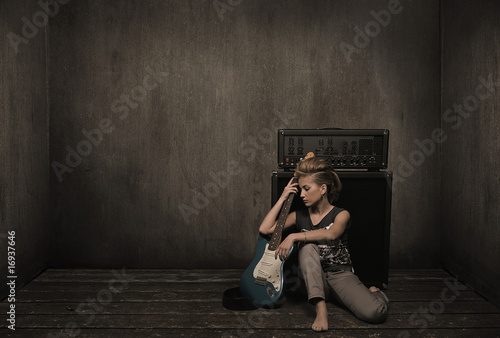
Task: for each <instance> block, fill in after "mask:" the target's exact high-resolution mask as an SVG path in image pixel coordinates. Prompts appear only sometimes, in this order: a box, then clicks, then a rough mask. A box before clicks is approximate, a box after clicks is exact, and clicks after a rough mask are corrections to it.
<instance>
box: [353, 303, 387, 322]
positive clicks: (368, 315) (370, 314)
mask: <svg viewBox="0 0 500 338" xmlns="http://www.w3.org/2000/svg"><path fill="white" fill-rule="evenodd" d="M376 298H377V301H375V302H372V304H371V305H370V306H366V307H364V308H362V309H359V310H358V311H357V313H356V315H357V317H358V318H359V319H361V320H363V321H365V322H367V323H371V324H379V323H383V322H384V321H385V320H386V319H387V309H388V302H386V301H385V300H382V299H380V298H379V297H376Z"/></svg>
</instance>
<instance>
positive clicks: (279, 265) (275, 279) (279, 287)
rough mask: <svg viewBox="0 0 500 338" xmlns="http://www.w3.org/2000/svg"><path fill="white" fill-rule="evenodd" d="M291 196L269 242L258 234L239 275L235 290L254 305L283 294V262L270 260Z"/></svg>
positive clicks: (279, 237)
mask: <svg viewBox="0 0 500 338" xmlns="http://www.w3.org/2000/svg"><path fill="white" fill-rule="evenodd" d="M311 157H314V154H313V153H308V154H307V156H306V157H305V158H306V159H307V158H311ZM290 182H291V183H298V179H297V177H294V178H293V179H292V180H291V181H290ZM294 196H295V194H289V195H288V197H287V199H286V201H285V202H284V203H283V206H282V207H281V211H280V215H279V217H278V220H277V221H276V224H275V228H274V232H273V235H272V237H271V239H270V240H269V241H268V240H267V239H265V238H264V237H262V236H261V235H259V239H258V240H257V249H256V253H255V256H254V258H253V261H252V263H250V266H249V267H248V268H247V269H246V270H245V272H244V273H243V275H242V276H241V279H240V288H239V289H240V290H239V291H240V293H241V295H242V296H244V297H248V298H250V299H251V300H252V301H253V302H254V303H255V304H256V305H260V306H269V305H272V304H275V303H276V302H278V300H279V299H280V298H281V296H282V295H283V284H284V277H283V265H284V264H285V262H284V261H281V259H279V258H274V256H275V254H276V249H277V248H278V246H279V245H280V243H281V236H282V234H283V228H284V226H285V222H286V218H287V217H288V214H289V212H290V208H291V206H292V202H293V197H294ZM293 248H294V247H293V246H292V248H291V249H290V252H289V253H288V255H290V254H291V253H292V251H293Z"/></svg>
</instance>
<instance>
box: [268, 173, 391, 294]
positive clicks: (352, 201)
mask: <svg viewBox="0 0 500 338" xmlns="http://www.w3.org/2000/svg"><path fill="white" fill-rule="evenodd" d="M337 174H338V175H339V178H340V180H341V182H342V191H341V192H340V198H339V201H338V202H337V204H336V205H337V206H339V207H342V208H344V209H346V210H347V211H349V213H350V214H351V227H350V229H349V233H348V241H349V251H350V253H351V259H352V262H353V266H354V272H355V274H356V275H357V276H358V277H359V279H360V280H361V281H362V282H363V283H364V284H365V285H367V286H371V285H375V286H377V287H379V288H381V289H386V288H387V286H388V282H389V281H388V278H389V239H390V220H391V198H392V193H391V191H392V190H391V188H392V172H390V171H376V172H362V171H344V172H343V171H337ZM292 177H293V172H273V175H272V204H273V205H274V203H276V201H277V200H278V198H279V196H280V195H281V193H282V192H283V189H284V188H285V186H286V185H287V184H288V182H289V181H290V179H291V178H292ZM299 208H305V206H304V203H303V202H302V199H300V198H299V197H298V196H296V197H295V198H294V201H293V204H292V207H291V210H290V211H291V212H292V211H294V210H297V209H299ZM285 235H286V233H285V234H284V236H285ZM292 259H293V258H292ZM291 264H293V263H291Z"/></svg>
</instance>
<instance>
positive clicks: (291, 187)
mask: <svg viewBox="0 0 500 338" xmlns="http://www.w3.org/2000/svg"><path fill="white" fill-rule="evenodd" d="M293 180H294V177H292V179H291V180H290V182H288V184H287V185H286V187H285V189H283V193H282V194H281V197H280V200H281V201H282V202H284V201H285V200H286V199H287V198H288V196H289V195H290V194H292V193H293V194H298V193H299V184H298V183H293Z"/></svg>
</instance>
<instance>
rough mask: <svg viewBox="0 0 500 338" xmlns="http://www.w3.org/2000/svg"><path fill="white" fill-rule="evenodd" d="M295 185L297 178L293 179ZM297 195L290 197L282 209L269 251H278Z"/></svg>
mask: <svg viewBox="0 0 500 338" xmlns="http://www.w3.org/2000/svg"><path fill="white" fill-rule="evenodd" d="M293 183H297V178H296V177H294V178H293ZM294 197H295V194H290V195H288V197H287V199H286V201H285V203H284V204H283V207H282V208H281V212H280V216H279V217H278V223H277V224H276V228H275V229H274V232H273V236H272V237H271V240H270V241H269V247H268V249H269V250H271V251H274V250H276V248H278V245H280V243H281V235H282V233H283V228H284V227H285V222H286V218H287V217H288V214H289V213H290V208H291V207H292V202H293V198H294Z"/></svg>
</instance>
